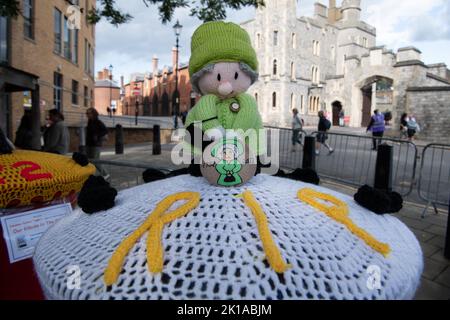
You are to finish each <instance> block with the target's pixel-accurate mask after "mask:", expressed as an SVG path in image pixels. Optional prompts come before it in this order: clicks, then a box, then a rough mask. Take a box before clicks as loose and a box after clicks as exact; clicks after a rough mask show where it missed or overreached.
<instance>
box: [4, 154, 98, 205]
mask: <svg viewBox="0 0 450 320" xmlns="http://www.w3.org/2000/svg"><path fill="white" fill-rule="evenodd" d="M94 173H95V167H94V166H93V165H92V164H89V165H87V166H86V167H82V166H80V165H79V164H77V163H76V162H75V161H73V160H72V159H71V158H69V157H66V156H62V155H57V154H52V153H44V152H37V151H25V150H16V151H14V152H13V153H12V154H4V155H1V156H0V208H13V207H17V206H27V205H33V204H38V203H44V202H49V201H52V200H57V199H60V198H65V197H68V196H73V195H75V194H76V193H77V192H79V191H80V190H81V188H82V187H83V184H84V182H85V181H86V179H87V178H88V177H89V176H90V175H92V174H94Z"/></svg>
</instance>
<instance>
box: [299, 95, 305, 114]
mask: <svg viewBox="0 0 450 320" xmlns="http://www.w3.org/2000/svg"><path fill="white" fill-rule="evenodd" d="M304 111H305V110H304V96H303V95H301V96H300V112H301V113H304Z"/></svg>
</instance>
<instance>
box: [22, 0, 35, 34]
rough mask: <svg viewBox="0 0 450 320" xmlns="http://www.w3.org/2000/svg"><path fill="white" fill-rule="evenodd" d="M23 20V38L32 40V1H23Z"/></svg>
mask: <svg viewBox="0 0 450 320" xmlns="http://www.w3.org/2000/svg"><path fill="white" fill-rule="evenodd" d="M23 19H24V24H23V33H24V36H25V37H27V38H30V39H34V0H24V2H23Z"/></svg>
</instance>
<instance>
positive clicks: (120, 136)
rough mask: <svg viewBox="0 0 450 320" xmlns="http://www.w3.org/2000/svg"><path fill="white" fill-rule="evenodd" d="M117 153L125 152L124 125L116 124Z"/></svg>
mask: <svg viewBox="0 0 450 320" xmlns="http://www.w3.org/2000/svg"><path fill="white" fill-rule="evenodd" d="M116 154H123V127H122V126H121V125H120V124H118V125H116Z"/></svg>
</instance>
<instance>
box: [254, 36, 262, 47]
mask: <svg viewBox="0 0 450 320" xmlns="http://www.w3.org/2000/svg"><path fill="white" fill-rule="evenodd" d="M255 47H256V49H259V48H261V34H260V33H257V34H256V43H255Z"/></svg>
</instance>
